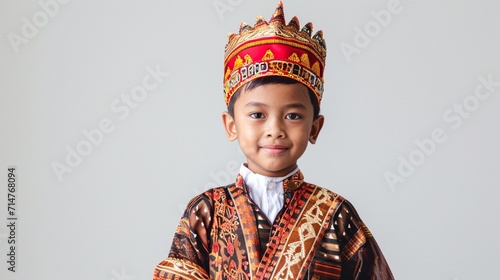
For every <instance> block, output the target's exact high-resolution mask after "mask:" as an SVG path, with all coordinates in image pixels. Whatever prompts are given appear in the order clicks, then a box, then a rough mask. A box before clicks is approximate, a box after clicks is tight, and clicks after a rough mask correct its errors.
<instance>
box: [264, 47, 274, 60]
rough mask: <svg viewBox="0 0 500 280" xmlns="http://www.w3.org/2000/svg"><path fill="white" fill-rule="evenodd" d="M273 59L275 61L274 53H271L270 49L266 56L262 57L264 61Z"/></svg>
mask: <svg viewBox="0 0 500 280" xmlns="http://www.w3.org/2000/svg"><path fill="white" fill-rule="evenodd" d="M271 59H274V53H273V52H272V51H271V49H268V50H267V51H266V53H265V54H264V56H263V57H262V61H266V60H271Z"/></svg>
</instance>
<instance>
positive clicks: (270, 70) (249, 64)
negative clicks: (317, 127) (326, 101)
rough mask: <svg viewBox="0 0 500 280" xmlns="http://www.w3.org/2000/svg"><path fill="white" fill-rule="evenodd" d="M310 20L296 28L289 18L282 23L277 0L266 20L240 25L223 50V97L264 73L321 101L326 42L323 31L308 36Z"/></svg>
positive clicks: (297, 21) (227, 98)
mask: <svg viewBox="0 0 500 280" xmlns="http://www.w3.org/2000/svg"><path fill="white" fill-rule="evenodd" d="M312 28H313V25H312V23H310V22H309V23H307V24H306V25H305V26H304V27H302V29H300V24H299V20H298V18H297V17H293V18H292V20H290V22H289V23H288V25H287V24H286V23H285V15H284V12H283V3H282V2H281V1H280V2H279V3H278V7H277V8H276V11H275V12H274V14H273V15H272V17H271V20H270V21H269V22H266V21H265V20H264V19H263V18H262V17H261V16H259V17H257V20H256V22H255V25H254V27H251V26H250V25H248V24H246V23H242V24H241V25H240V31H239V34H232V33H230V34H229V42H228V43H227V44H226V48H225V53H224V99H225V101H226V105H228V104H229V101H230V100H231V98H232V96H233V94H234V93H235V92H236V91H237V90H238V89H239V88H241V87H242V86H243V85H245V84H246V83H248V82H250V81H252V80H255V79H257V78H260V77H265V76H284V77H289V78H291V79H294V80H296V81H297V82H300V83H302V84H304V85H305V86H307V87H308V88H310V89H311V90H312V91H313V92H314V93H315V94H316V97H317V99H318V104H320V103H321V97H322V95H323V83H324V80H323V74H324V70H325V59H326V44H325V40H324V39H323V32H322V31H318V32H317V33H316V34H315V35H312Z"/></svg>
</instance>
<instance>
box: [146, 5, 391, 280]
mask: <svg viewBox="0 0 500 280" xmlns="http://www.w3.org/2000/svg"><path fill="white" fill-rule="evenodd" d="M311 32H312V24H310V23H309V24H306V25H305V26H304V27H303V28H302V30H300V28H299V22H298V19H297V18H296V17H294V18H293V19H292V20H291V21H290V23H289V24H288V25H286V24H285V20H284V14H283V6H282V3H281V2H280V3H279V4H278V7H277V9H276V12H275V13H274V14H273V16H272V18H271V20H270V21H269V23H267V22H266V21H264V20H263V19H262V18H261V17H259V18H257V22H256V24H255V26H254V27H250V26H248V25H246V24H242V25H241V27H240V32H239V34H232V35H230V37H229V43H228V44H227V45H226V50H225V61H224V67H225V70H224V71H225V76H224V87H225V90H224V93H225V101H226V105H227V106H228V111H227V112H224V113H223V115H222V119H223V123H224V127H225V130H226V133H227V136H228V139H229V140H230V141H233V140H238V142H239V145H240V147H241V150H242V151H243V153H244V154H245V156H246V159H247V162H246V163H245V164H243V165H242V166H241V169H240V173H239V174H238V176H237V178H236V183H235V184H231V185H229V186H225V187H218V188H214V189H211V190H208V191H206V192H204V193H203V194H201V195H199V196H197V197H195V198H193V199H192V200H191V202H190V203H189V204H188V206H187V208H186V211H185V213H184V215H183V217H182V218H181V221H180V223H179V225H178V227H177V230H176V233H175V236H174V240H173V243H172V246H171V249H170V253H169V255H168V258H167V259H165V260H164V261H162V262H161V263H160V264H158V265H157V267H156V269H155V272H154V276H153V279H155V280H159V279H294V280H295V279H358V280H361V279H362V280H365V279H378V280H388V279H389V280H390V279H393V276H392V273H391V271H390V269H389V266H388V265H387V263H386V261H385V258H384V256H383V255H382V253H381V251H380V249H379V247H378V245H377V243H376V242H375V240H374V238H373V237H372V235H371V233H370V231H369V230H368V229H367V227H366V226H365V225H364V224H363V222H362V221H361V220H360V218H359V216H358V215H357V213H356V211H355V210H354V208H353V207H352V205H351V204H350V203H349V202H348V201H346V200H345V199H344V198H343V197H341V196H339V195H337V194H335V193H333V192H331V191H329V190H327V189H324V188H321V187H318V186H316V185H313V184H310V183H306V182H305V181H304V179H303V176H302V173H301V172H300V170H299V168H298V167H297V160H298V159H299V158H300V156H301V155H302V154H303V153H304V151H305V150H306V147H307V144H308V142H311V143H312V144H314V143H315V142H316V139H317V137H318V135H319V132H320V131H321V128H322V126H323V121H324V117H323V116H321V115H319V105H320V102H321V96H322V93H323V71H324V62H325V57H326V46H325V42H324V40H323V36H322V33H321V31H319V32H318V33H316V34H315V35H314V36H311Z"/></svg>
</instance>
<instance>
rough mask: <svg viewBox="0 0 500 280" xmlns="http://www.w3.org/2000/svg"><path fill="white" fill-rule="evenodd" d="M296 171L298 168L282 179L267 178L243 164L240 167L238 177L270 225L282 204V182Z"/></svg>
mask: <svg viewBox="0 0 500 280" xmlns="http://www.w3.org/2000/svg"><path fill="white" fill-rule="evenodd" d="M298 170H299V167H297V168H296V169H295V170H294V171H292V172H290V173H289V174H287V175H286V176H283V177H267V176H263V175H260V174H257V173H253V172H252V171H251V170H250V169H248V167H246V166H245V165H244V164H242V165H241V167H240V175H241V176H242V177H243V180H244V181H245V185H246V186H247V188H248V192H249V195H250V197H251V198H252V200H253V202H255V203H256V204H257V205H258V206H259V208H260V210H261V211H262V212H264V214H265V215H266V216H267V218H268V219H269V221H270V222H271V223H273V222H274V219H276V215H278V213H279V211H280V210H281V208H282V207H283V204H284V196H283V194H284V192H283V180H285V179H286V178H288V177H290V176H291V175H293V174H294V173H295V172H297V171H298Z"/></svg>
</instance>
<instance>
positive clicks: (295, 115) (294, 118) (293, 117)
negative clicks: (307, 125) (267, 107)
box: [285, 113, 301, 120]
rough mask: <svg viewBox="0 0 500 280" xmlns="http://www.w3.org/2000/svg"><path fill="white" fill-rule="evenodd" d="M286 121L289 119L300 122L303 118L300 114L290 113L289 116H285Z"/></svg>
mask: <svg viewBox="0 0 500 280" xmlns="http://www.w3.org/2000/svg"><path fill="white" fill-rule="evenodd" d="M285 118H286V119H289V120H298V119H300V118H301V116H300V115H299V114H295V113H290V114H287V115H286V116H285Z"/></svg>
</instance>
